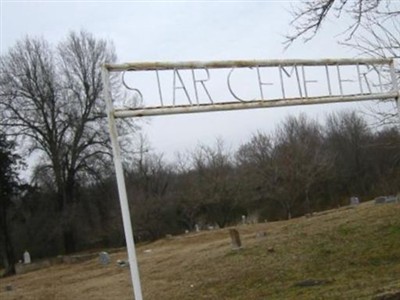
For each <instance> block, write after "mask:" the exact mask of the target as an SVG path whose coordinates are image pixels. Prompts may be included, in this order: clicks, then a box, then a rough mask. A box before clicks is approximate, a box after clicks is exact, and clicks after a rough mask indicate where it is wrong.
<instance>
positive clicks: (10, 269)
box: [0, 133, 20, 275]
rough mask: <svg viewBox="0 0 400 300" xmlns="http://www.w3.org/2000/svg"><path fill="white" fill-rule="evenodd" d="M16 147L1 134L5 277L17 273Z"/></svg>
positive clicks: (0, 226)
mask: <svg viewBox="0 0 400 300" xmlns="http://www.w3.org/2000/svg"><path fill="white" fill-rule="evenodd" d="M14 146H15V144H14V143H12V142H9V141H7V139H6V136H5V135H4V134H1V133H0V241H1V243H0V245H1V246H0V256H1V258H2V263H3V266H4V267H5V275H9V274H12V273H14V272H15V269H14V264H15V255H14V247H13V242H12V239H11V226H10V225H11V224H10V208H11V206H12V202H13V201H12V200H13V197H15V195H16V194H17V189H18V187H19V180H18V176H17V166H18V162H19V161H20V157H19V156H18V155H16V154H15V153H14Z"/></svg>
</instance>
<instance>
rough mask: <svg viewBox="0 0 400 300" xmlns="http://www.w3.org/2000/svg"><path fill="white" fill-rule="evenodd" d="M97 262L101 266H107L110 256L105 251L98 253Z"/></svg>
mask: <svg viewBox="0 0 400 300" xmlns="http://www.w3.org/2000/svg"><path fill="white" fill-rule="evenodd" d="M99 260H100V263H101V264H102V265H103V266H105V265H108V264H109V263H110V255H109V254H108V253H107V252H105V251H103V252H100V257H99Z"/></svg>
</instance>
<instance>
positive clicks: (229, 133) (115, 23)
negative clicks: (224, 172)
mask: <svg viewBox="0 0 400 300" xmlns="http://www.w3.org/2000/svg"><path fill="white" fill-rule="evenodd" d="M298 4H299V3H298V2H297V1H224V2H222V1H57V0H53V1H34V0H32V1H12V0H10V1H8V0H2V1H1V8H2V11H1V51H2V53H4V51H7V49H8V48H9V47H11V46H12V45H14V43H15V42H16V41H17V40H19V39H21V38H23V37H24V36H26V35H29V36H42V37H44V38H45V39H47V40H48V41H50V42H51V43H54V44H55V43H57V42H58V41H60V40H61V39H63V38H65V36H66V35H67V34H68V32H69V31H71V30H76V31H79V30H81V29H85V30H87V31H89V32H91V33H93V34H94V35H95V36H97V37H101V38H107V39H109V40H112V41H113V42H114V44H115V47H116V51H117V55H118V61H119V62H127V61H185V60H230V59H286V58H310V59H318V58H333V57H354V56H356V53H355V52H352V51H351V50H350V49H349V48H345V47H341V46H339V45H338V44H337V43H336V39H337V36H338V35H339V34H340V33H341V32H342V31H343V30H344V29H345V28H346V25H347V24H346V22H345V21H343V20H341V21H340V22H336V20H330V21H329V22H328V23H326V24H325V25H324V28H323V30H322V31H321V32H320V33H319V34H318V35H317V36H316V37H315V38H314V39H313V40H312V41H310V42H309V43H306V44H303V43H301V42H297V43H295V44H294V45H293V46H292V47H290V48H289V49H288V50H287V51H284V47H283V45H282V42H283V40H284V37H283V36H284V34H285V33H287V32H288V31H289V30H290V26H289V22H290V20H291V16H290V13H289V10H290V7H291V5H293V6H296V5H298ZM154 88H155V87H154ZM349 107H350V108H354V107H356V108H360V107H362V104H354V103H353V104H333V105H316V106H307V107H290V108H288V107H286V108H274V109H263V110H249V111H236V112H217V113H206V114H193V115H177V116H165V117H153V118H152V119H151V121H150V122H149V123H148V124H147V125H145V126H144V134H145V135H146V136H147V137H148V139H149V142H150V143H151V146H152V149H154V150H155V151H157V152H163V153H165V154H166V157H168V158H172V157H173V155H174V153H175V152H177V151H185V150H189V149H193V148H194V147H195V146H196V145H198V144H200V143H205V144H212V143H213V142H214V141H215V139H216V138H217V137H221V138H223V139H224V140H225V141H226V142H227V144H228V146H230V147H232V148H233V149H235V148H236V147H237V146H238V145H239V144H240V143H242V142H245V141H247V140H248V139H249V138H250V135H251V134H252V133H254V132H256V131H257V130H260V131H266V132H269V131H270V130H272V129H273V128H274V127H275V126H276V125H277V124H278V123H279V122H280V121H281V120H283V119H284V118H285V117H286V116H288V115H297V114H299V113H301V112H306V113H307V114H309V115H310V116H312V117H318V118H319V119H321V120H322V119H323V118H324V116H325V115H326V114H327V113H329V112H331V111H335V110H343V109H346V108H349Z"/></svg>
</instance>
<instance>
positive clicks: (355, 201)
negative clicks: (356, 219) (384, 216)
mask: <svg viewBox="0 0 400 300" xmlns="http://www.w3.org/2000/svg"><path fill="white" fill-rule="evenodd" d="M350 204H351V205H358V204H360V199H358V197H351V198H350Z"/></svg>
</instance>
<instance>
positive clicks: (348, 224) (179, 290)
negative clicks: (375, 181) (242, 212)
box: [0, 202, 400, 300]
mask: <svg viewBox="0 0 400 300" xmlns="http://www.w3.org/2000/svg"><path fill="white" fill-rule="evenodd" d="M236 229H238V231H239V232H240V235H241V238H242V243H243V249H241V250H239V251H233V250H231V246H230V238H229V233H228V229H220V230H214V231H207V232H200V233H191V234H186V235H182V236H176V237H173V238H171V239H163V240H160V241H157V242H154V243H150V244H146V245H139V246H138V247H137V255H138V260H139V269H140V273H141V280H142V288H143V295H144V299H146V300H148V299H156V300H158V299H161V300H164V299H179V300H183V299H374V298H376V299H400V296H398V297H397V298H396V297H392V298H390V296H389V295H390V294H391V293H394V292H396V291H397V292H398V291H400V205H399V204H382V205H375V204H373V203H372V202H367V203H363V204H361V205H359V206H357V207H355V208H350V207H344V208H341V209H337V210H331V211H327V212H324V213H320V214H316V215H314V216H313V217H311V218H304V217H303V218H298V219H293V220H290V221H280V222H271V223H263V224H255V225H241V226H238V227H236ZM257 232H265V233H266V236H265V237H261V238H256V233H257ZM269 248H270V249H269ZM271 248H273V251H272V249H271ZM268 249H269V250H268ZM146 250H148V251H146ZM149 250H151V251H149ZM111 258H112V263H111V264H109V265H107V266H101V265H100V264H99V262H98V259H93V260H90V261H87V262H83V263H79V264H60V265H56V266H52V267H50V268H47V269H42V270H39V271H34V272H31V273H27V274H23V275H18V276H13V277H8V278H3V279H0V299H1V300H6V299H60V300H61V299H133V292H132V288H131V283H130V277H129V276H130V275H129V268H120V267H117V266H116V264H115V262H116V260H117V259H126V253H125V252H124V251H119V252H116V253H113V254H111ZM305 280H308V281H307V282H305V283H304V282H303V281H305ZM312 280H317V281H319V282H317V283H318V285H314V286H298V285H296V284H298V283H299V282H303V283H304V285H307V283H310V282H313V281H312ZM8 285H11V286H12V290H11V291H7V290H6V287H7V286H8ZM382 295H385V296H382ZM379 296H380V297H379Z"/></svg>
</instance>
